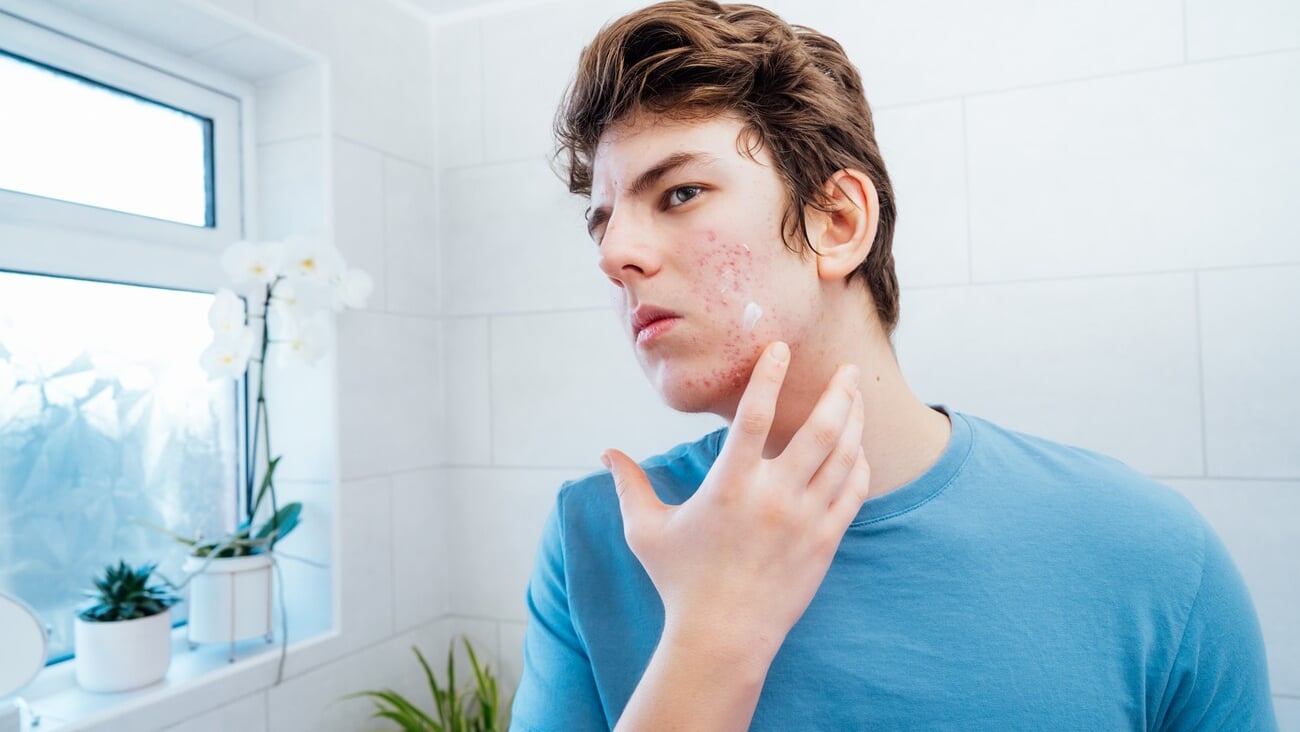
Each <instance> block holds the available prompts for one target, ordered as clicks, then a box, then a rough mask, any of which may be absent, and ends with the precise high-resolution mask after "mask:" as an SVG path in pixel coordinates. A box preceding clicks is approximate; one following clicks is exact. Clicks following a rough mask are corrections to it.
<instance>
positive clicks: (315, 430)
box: [251, 343, 338, 482]
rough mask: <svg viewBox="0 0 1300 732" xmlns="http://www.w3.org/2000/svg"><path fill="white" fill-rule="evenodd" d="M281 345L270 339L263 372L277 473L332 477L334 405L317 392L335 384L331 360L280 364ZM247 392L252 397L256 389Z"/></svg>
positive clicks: (301, 477)
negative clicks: (332, 407)
mask: <svg viewBox="0 0 1300 732" xmlns="http://www.w3.org/2000/svg"><path fill="white" fill-rule="evenodd" d="M280 348H282V347H281V346H279V345H277V344H274V343H273V344H271V348H270V349H269V353H268V360H270V361H271V362H272V365H271V368H269V369H268V370H267V372H266V393H267V395H268V397H267V399H268V412H267V414H268V416H269V417H270V420H269V421H270V424H271V449H272V450H273V451H274V453H275V455H280V456H282V459H281V461H280V462H279V463H278V464H277V465H276V469H275V477H276V478H279V479H281V480H313V481H323V482H328V481H330V480H332V479H333V478H334V477H335V475H334V473H335V459H334V458H335V455H336V454H337V451H338V446H337V444H336V442H337V438H336V434H337V432H336V429H337V424H336V423H335V415H334V413H333V410H331V409H329V407H328V405H327V404H326V403H322V400H321V398H320V395H321V394H327V393H329V390H330V389H332V388H334V378H335V377H334V374H335V364H334V363H333V361H332V360H331V359H329V358H322V359H321V360H320V361H318V362H317V363H315V364H312V365H308V364H304V363H293V362H292V361H289V363H290V364H292V365H288V366H285V365H281V363H280V359H281V358H283V357H284V356H285V354H284V353H283V352H281V351H279V349H280ZM251 397H252V398H254V399H255V398H256V392H255V391H253V392H252V393H251ZM300 417H304V418H303V419H300ZM260 441H261V440H260V438H259V442H260ZM259 450H260V452H259V454H258V458H259V460H267V459H268V456H267V455H266V454H265V449H264V448H263V447H262V446H260V445H259ZM259 469H260V468H259Z"/></svg>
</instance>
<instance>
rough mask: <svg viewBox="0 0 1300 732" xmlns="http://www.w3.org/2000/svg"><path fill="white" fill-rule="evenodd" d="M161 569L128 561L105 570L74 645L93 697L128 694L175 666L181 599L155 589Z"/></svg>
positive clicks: (81, 677)
mask: <svg viewBox="0 0 1300 732" xmlns="http://www.w3.org/2000/svg"><path fill="white" fill-rule="evenodd" d="M156 566H157V565H154V564H146V565H144V566H142V567H139V568H136V567H132V566H130V565H128V564H127V563H126V562H125V561H119V562H118V564H117V566H116V567H114V566H113V565H109V566H107V567H105V568H104V574H103V575H102V576H100V577H96V578H95V589H94V590H88V591H87V592H86V595H87V596H88V597H90V598H91V599H92V600H93V601H94V604H93V605H91V606H90V607H87V608H85V609H83V610H81V611H80V612H79V613H77V618H76V623H75V625H74V630H73V639H74V643H75V648H76V654H77V664H76V667H77V683H78V684H79V685H81V687H82V688H83V689H86V690H87V691H103V692H110V691H126V690H128V689H135V688H139V687H141V686H148V685H149V684H153V683H157V682H159V681H161V680H162V679H163V677H164V676H166V675H167V667H168V665H169V664H170V662H171V631H172V614H171V606H172V605H175V604H176V603H177V602H178V601H179V600H180V598H179V597H177V596H176V595H175V594H173V593H172V592H171V590H170V589H168V588H167V587H166V586H164V585H157V584H150V582H149V578H150V576H151V575H152V574H153V571H154V568H155V567H156Z"/></svg>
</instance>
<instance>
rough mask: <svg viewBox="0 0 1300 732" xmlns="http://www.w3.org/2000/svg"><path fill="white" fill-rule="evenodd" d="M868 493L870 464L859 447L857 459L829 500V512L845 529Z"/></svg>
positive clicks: (860, 507)
mask: <svg viewBox="0 0 1300 732" xmlns="http://www.w3.org/2000/svg"><path fill="white" fill-rule="evenodd" d="M870 495H871V466H870V465H868V464H867V455H866V453H864V452H862V448H861V447H859V448H858V459H857V460H856V461H854V463H853V469H852V470H850V471H849V475H848V477H847V478H845V479H844V485H843V487H842V488H840V492H839V493H838V494H837V495H836V496H835V498H834V499H833V500H832V501H831V506H830V512H831V514H832V515H833V516H835V517H836V518H837V519H838V520H839V522H840V526H841V527H843V528H846V529H847V528H848V526H849V524H851V523H853V519H854V518H855V517H857V515H858V511H860V510H861V509H862V504H864V503H866V502H867V498H868V497H870Z"/></svg>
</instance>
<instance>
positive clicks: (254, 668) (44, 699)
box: [20, 617, 338, 732]
mask: <svg viewBox="0 0 1300 732" xmlns="http://www.w3.org/2000/svg"><path fill="white" fill-rule="evenodd" d="M312 620H313V619H312V618H309V617H304V618H290V624H289V627H290V629H291V631H292V633H291V637H290V640H289V647H288V657H287V659H286V663H285V666H286V668H285V675H284V677H285V678H288V677H289V669H290V668H292V667H297V672H298V673H301V672H302V664H301V663H295V662H296V661H300V660H301V657H302V656H304V655H308V656H316V655H317V654H315V653H312V652H311V649H315V648H319V647H321V646H326V645H330V641H332V640H334V639H335V638H337V637H338V632H337V631H335V630H334V629H332V628H330V627H329V626H328V623H327V622H325V623H322V619H317V620H316V622H315V624H314V627H313V623H312ZM279 640H280V639H279V637H278V636H277V638H276V640H275V642H273V643H267V642H266V641H265V640H262V639H256V638H254V639H250V640H246V641H241V642H238V643H236V644H235V661H234V662H233V663H231V662H230V655H229V654H230V646H229V645H227V644H224V643H208V644H204V645H200V646H198V647H197V648H195V649H193V650H191V649H190V648H189V645H188V642H187V641H186V636H185V628H184V627H180V628H175V629H173V630H172V655H171V666H170V667H169V668H168V670H167V676H166V678H164V679H163V680H162V681H160V682H158V683H156V684H153V685H151V686H146V687H143V688H141V689H134V690H131V691H123V692H117V693H107V694H105V693H97V692H91V691H86V690H84V689H82V688H80V687H79V686H77V682H76V666H75V664H76V659H75V658H74V659H72V660H69V661H64V662H62V663H58V664H55V665H53V666H50V667H48V668H46V669H45V670H44V671H42V672H41V674H40V676H38V677H37V679H36V680H35V681H34V682H33V683H32V685H31V686H30V687H28V688H27V689H26V690H25V691H26V693H23V694H20V696H22V697H23V698H24V699H26V700H27V703H28V704H29V705H30V708H31V712H32V714H33V715H36V716H39V718H40V725H39V726H38V727H31V719H30V718H29V717H28V716H27V715H24V716H23V724H22V726H21V729H22V730H23V731H24V732H27V730H33V729H35V730H45V731H49V730H59V731H60V732H73V731H74V730H79V729H86V728H90V727H94V726H95V725H101V724H104V723H106V722H109V721H112V720H113V719H115V718H118V717H120V716H122V715H126V714H130V713H132V712H135V711H137V710H141V709H144V708H146V707H148V708H149V710H148V711H149V712H150V713H151V716H156V717H158V718H175V719H177V720H181V719H184V718H186V717H190V716H193V715H194V714H198V713H201V712H203V711H206V710H208V709H211V708H214V707H217V706H221V705H223V704H226V703H228V702H231V701H234V700H235V699H238V698H240V697H242V696H245V695H247V694H249V693H252V692H254V691H256V690H257V689H260V688H265V687H267V686H270V685H271V684H274V683H275V677H276V672H277V669H278V667H279V664H280V642H279ZM222 682H235V683H222ZM199 700H201V707H199V706H198V705H197V704H196V702H199ZM171 705H175V706H174V707H173V706H171Z"/></svg>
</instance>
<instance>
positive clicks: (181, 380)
mask: <svg viewBox="0 0 1300 732" xmlns="http://www.w3.org/2000/svg"><path fill="white" fill-rule="evenodd" d="M212 300H213V296H212V295H209V294H204V293H191V292H179V291H175V290H163V289H157V288H150V287H137V286H132V285H117V284H110V283H104V282H88V281H83V280H72V279H62V278H57V277H46V276H40V275H27V274H16V273H11V272H0V591H3V592H7V593H10V594H13V595H16V596H18V597H20V598H22V599H23V600H25V601H27V603H28V604H30V605H31V606H32V607H33V608H34V609H35V610H36V611H37V613H38V614H39V615H40V616H41V618H42V619H43V620H44V621H45V623H46V624H47V625H49V626H51V627H52V628H53V634H52V638H51V641H52V644H51V646H52V647H51V651H52V653H51V657H52V658H60V657H66V656H67V655H68V654H70V653H71V651H72V618H73V615H74V610H75V608H76V607H77V606H78V605H80V604H81V603H82V601H83V600H84V598H83V596H82V594H81V591H82V590H83V589H86V588H88V587H90V586H91V578H92V575H94V574H96V573H97V572H99V571H100V570H102V569H103V567H104V565H106V564H108V563H110V562H113V563H115V562H116V561H117V559H118V558H119V557H125V558H126V559H127V560H128V561H131V562H142V561H155V562H158V563H159V568H160V570H161V571H163V572H164V573H165V574H167V575H168V576H169V577H173V578H179V577H180V562H181V561H182V559H183V556H184V551H183V548H182V547H180V545H178V544H177V543H176V542H174V541H172V540H171V539H170V538H168V537H166V536H163V535H161V534H159V533H158V532H155V531H153V530H150V529H148V528H145V527H143V526H141V525H140V524H139V523H138V522H137V521H136V519H137V518H138V519H143V520H145V521H148V522H151V523H154V524H159V525H163V526H169V527H174V528H177V529H180V530H184V531H195V530H200V529H201V530H202V531H203V532H204V533H205V534H206V535H209V536H210V535H213V534H216V533H219V532H220V531H222V530H223V529H224V528H228V527H231V526H233V525H234V522H235V512H236V496H237V494H238V489H237V484H238V478H237V473H238V458H237V452H236V414H237V402H236V392H235V388H234V385H233V382H231V381H229V380H220V381H211V382H210V381H209V380H208V378H207V375H206V374H205V373H204V372H203V370H202V369H201V368H200V367H199V354H200V353H201V352H202V351H203V349H204V347H205V346H206V345H207V342H208V339H209V338H210V335H209V334H210V330H209V327H208V322H207V311H208V308H209V307H210V305H211V303H212ZM180 609H181V610H183V607H182V608H180Z"/></svg>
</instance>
